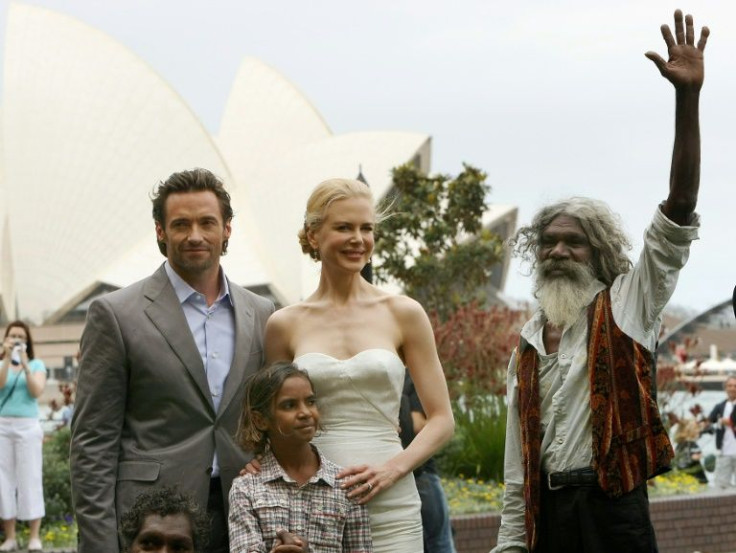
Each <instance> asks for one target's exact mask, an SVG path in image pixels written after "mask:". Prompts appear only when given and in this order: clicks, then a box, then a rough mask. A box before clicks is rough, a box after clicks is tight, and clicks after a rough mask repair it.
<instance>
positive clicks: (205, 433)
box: [70, 265, 274, 553]
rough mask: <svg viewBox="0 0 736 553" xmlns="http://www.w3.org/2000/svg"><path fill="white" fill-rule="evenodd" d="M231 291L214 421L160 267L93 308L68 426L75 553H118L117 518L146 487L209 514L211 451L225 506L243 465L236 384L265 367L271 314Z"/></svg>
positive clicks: (200, 370) (195, 355)
mask: <svg viewBox="0 0 736 553" xmlns="http://www.w3.org/2000/svg"><path fill="white" fill-rule="evenodd" d="M229 286H230V293H231V297H232V301H233V305H234V308H235V327H236V330H235V351H234V357H233V362H232V366H231V367H230V372H229V374H228V377H227V380H226V382H225V389H224V391H223V397H222V402H221V404H220V407H219V411H218V412H215V410H214V407H213V403H212V398H211V396H210V392H209V387H208V385H207V377H206V375H205V372H204V365H203V364H202V359H201V357H200V354H199V351H198V350H197V347H196V345H195V342H194V339H193V337H192V334H191V332H190V330H189V326H188V324H187V320H186V317H185V316H184V312H183V310H182V308H181V305H180V303H179V300H178V299H177V297H176V294H175V292H174V288H173V286H172V285H171V283H170V281H169V278H168V276H167V275H166V271H165V269H164V267H163V265H162V266H161V267H160V268H159V269H158V271H156V272H155V273H154V274H153V275H152V276H151V277H149V278H147V279H145V280H142V281H140V282H137V283H135V284H132V285H131V286H129V287H127V288H124V289H122V290H118V291H115V292H113V293H111V294H107V295H105V296H103V297H102V298H100V299H98V300H96V301H95V302H93V303H92V305H91V306H90V308H89V311H88V313H87V322H86V325H85V329H84V333H83V335H82V341H81V358H80V363H79V379H78V384H77V399H76V404H75V409H74V416H73V419H72V425H71V426H72V445H71V458H70V461H71V480H72V496H73V500H74V508H75V511H76V516H77V524H78V528H79V537H80V542H79V549H78V553H114V552H116V551H118V550H119V549H118V547H119V545H118V537H117V528H118V523H119V520H120V516H121V515H122V514H123V513H124V512H125V511H127V510H128V509H129V508H130V507H131V505H132V503H133V502H134V500H135V498H136V497H137V496H138V494H140V493H141V492H143V491H145V490H146V489H148V488H150V487H152V486H160V485H171V486H176V487H178V488H179V489H181V490H182V491H185V492H188V493H189V494H191V495H192V496H193V497H194V499H195V500H196V501H197V502H199V504H200V505H202V507H203V508H206V506H207V498H208V494H209V482H210V474H211V472H212V459H213V456H214V453H215V451H217V456H218V463H219V466H220V477H221V479H222V483H223V493H224V497H226V498H227V496H228V493H229V491H230V486H231V484H232V480H233V478H234V477H235V476H237V474H238V471H239V470H240V469H241V468H242V467H243V466H244V465H245V463H246V462H247V461H248V459H249V456H248V455H246V454H245V453H244V452H243V451H242V450H241V449H240V447H239V446H238V445H237V444H236V443H235V441H234V438H233V436H234V434H235V431H236V428H237V423H238V418H239V416H240V412H241V409H242V402H243V381H244V379H245V377H246V376H247V375H249V374H251V373H253V372H254V371H256V370H257V369H258V368H259V367H260V366H261V363H262V362H263V330H264V327H265V324H266V320H267V319H268V317H269V315H270V314H271V313H272V312H273V310H274V306H273V304H272V303H271V302H270V301H268V300H266V299H264V298H261V297H259V296H257V295H255V294H253V293H251V292H249V291H247V290H245V289H243V288H241V287H240V286H237V285H233V284H232V283H229Z"/></svg>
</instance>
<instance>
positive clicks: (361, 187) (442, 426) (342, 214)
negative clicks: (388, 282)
mask: <svg viewBox="0 0 736 553" xmlns="http://www.w3.org/2000/svg"><path fill="white" fill-rule="evenodd" d="M373 206H374V201H373V197H372V195H371V192H370V189H369V188H368V186H366V185H365V184H364V183H362V182H359V181H355V180H348V179H331V180H327V181H325V182H323V183H321V184H319V185H318V186H317V187H316V188H315V190H314V191H313V192H312V194H311V196H310V197H309V200H308V202H307V210H306V216H305V220H304V225H303V228H302V229H301V230H300V232H299V241H300V243H301V246H302V250H303V251H304V253H306V254H308V255H310V256H311V257H312V258H313V259H314V260H315V261H320V262H321V263H322V267H321V274H320V281H319V286H318V288H317V290H315V292H314V293H313V294H312V295H311V296H309V297H308V298H307V299H306V300H304V301H302V302H300V303H298V304H295V305H292V306H289V307H286V308H284V309H282V310H280V311H278V312H276V313H274V314H273V315H272V316H271V318H270V319H269V321H268V324H267V326H266V338H265V342H266V346H265V347H266V357H267V360H268V361H269V362H274V361H284V360H285V361H294V363H295V364H297V365H298V366H299V367H301V368H303V369H305V370H306V371H307V372H308V373H309V376H310V378H311V379H312V381H313V383H314V387H315V391H316V393H317V396H318V397H320V398H321V401H322V404H323V405H324V406H325V408H324V414H323V424H324V427H325V432H324V433H323V434H322V435H321V436H319V437H317V438H315V440H314V441H315V443H316V444H317V445H318V447H319V448H320V450H321V451H322V452H323V453H324V454H325V456H326V457H327V458H329V459H331V460H332V461H334V462H335V463H337V464H339V465H342V466H345V467H347V468H346V469H344V470H343V471H342V475H344V476H346V478H345V480H344V482H343V484H342V485H343V486H344V487H346V488H351V491H350V492H349V494H348V495H349V497H354V498H356V499H357V500H358V502H359V503H366V504H367V505H368V509H369V512H370V517H371V532H372V535H373V543H374V549H375V551H376V552H377V553H388V552H391V553H422V551H423V548H422V525H421V518H420V500H419V496H418V494H417V491H416V486H415V484H414V480H413V476H412V469H414V468H415V467H417V466H418V465H420V464H422V463H423V462H424V461H426V460H427V459H428V458H429V457H430V456H432V455H433V454H434V453H435V452H436V451H437V450H438V449H440V448H441V447H442V445H443V444H445V443H446V442H447V440H449V439H450V437H451V436H452V432H453V428H454V421H453V418H452V410H451V408H450V401H449V397H448V393H447V384H446V382H445V377H444V374H443V371H442V366H441V365H440V361H439V358H438V357H437V351H436V348H435V343H434V336H433V333H432V329H431V327H430V324H429V319H428V317H427V315H426V314H425V312H424V310H423V309H422V307H421V306H420V305H419V304H418V303H417V302H416V301H414V300H412V299H410V298H408V297H405V296H401V295H392V294H388V293H386V292H384V291H382V290H380V289H379V288H377V287H375V286H373V285H372V284H370V283H368V282H367V281H366V280H364V279H363V278H362V277H361V275H360V271H361V269H362V268H363V266H364V265H365V264H366V263H367V262H368V261H369V260H370V258H371V254H372V253H373V246H374V229H375V226H376V223H377V216H376V211H375V209H374V207H373ZM405 367H408V369H409V371H410V373H411V377H412V379H413V380H414V382H415V384H416V388H417V392H418V394H419V397H420V400H421V402H422V405H423V406H424V408H425V411H426V414H427V423H426V426H425V427H424V428H423V429H422V430H421V432H419V434H418V435H417V437H416V439H415V440H414V441H413V442H412V443H411V445H410V446H409V447H408V448H407V449H406V450H403V449H402V448H401V442H400V440H399V435H398V412H399V403H400V398H401V390H402V387H403V382H404V370H405Z"/></svg>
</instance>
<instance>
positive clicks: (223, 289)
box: [164, 259, 233, 305]
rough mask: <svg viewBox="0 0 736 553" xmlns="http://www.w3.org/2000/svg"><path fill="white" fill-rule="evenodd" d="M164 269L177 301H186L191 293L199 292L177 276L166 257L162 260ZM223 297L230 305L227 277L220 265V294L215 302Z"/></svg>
mask: <svg viewBox="0 0 736 553" xmlns="http://www.w3.org/2000/svg"><path fill="white" fill-rule="evenodd" d="M164 269H165V270H166V275H167V276H168V277H169V281H170V282H171V285H172V286H173V287H174V293H175V294H176V297H177V298H178V300H179V303H184V302H185V301H187V300H188V299H189V298H190V297H191V296H192V294H199V292H197V291H196V290H195V289H194V288H192V287H191V286H190V285H189V283H188V282H187V281H186V280H184V279H183V278H181V277H180V276H179V273H177V272H176V271H175V270H174V268H173V267H172V266H171V265H170V264H169V260H168V259H167V260H166V261H164ZM224 298H227V300H228V302H230V305H232V304H233V300H232V297H231V296H230V286H229V285H228V282H227V278H225V271H223V270H222V267H220V294H219V295H218V296H217V299H216V300H215V303H217V302H219V301H222V300H223V299H224Z"/></svg>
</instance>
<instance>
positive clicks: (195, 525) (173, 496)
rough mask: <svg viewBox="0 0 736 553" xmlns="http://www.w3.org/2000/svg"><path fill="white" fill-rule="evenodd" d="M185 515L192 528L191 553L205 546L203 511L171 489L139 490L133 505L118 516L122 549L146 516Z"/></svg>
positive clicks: (206, 529)
mask: <svg viewBox="0 0 736 553" xmlns="http://www.w3.org/2000/svg"><path fill="white" fill-rule="evenodd" d="M179 514H182V515H185V516H186V517H187V518H188V519H189V525H190V526H191V528H192V542H193V543H194V551H195V553H201V551H203V550H204V547H205V546H206V545H207V540H208V538H209V531H210V521H209V518H208V517H207V514H206V513H205V512H204V511H203V510H202V509H201V508H200V507H199V505H197V504H196V503H195V502H194V500H192V499H191V498H190V497H189V496H187V495H185V494H183V493H180V492H179V491H177V490H176V489H175V488H170V487H165V488H155V489H153V490H151V491H148V492H145V493H142V494H141V495H139V496H138V498H137V499H136V500H135V503H133V506H132V507H131V508H130V510H128V511H127V512H126V513H125V514H123V516H122V518H121V519H120V530H119V531H120V537H121V539H122V540H123V551H126V552H127V551H130V549H131V548H132V547H133V542H134V541H135V539H136V537H137V536H138V534H139V533H140V531H141V528H143V522H144V521H145V520H146V517H147V516H149V515H158V516H160V517H162V518H163V517H165V516H169V515H179Z"/></svg>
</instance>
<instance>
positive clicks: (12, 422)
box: [0, 321, 46, 552]
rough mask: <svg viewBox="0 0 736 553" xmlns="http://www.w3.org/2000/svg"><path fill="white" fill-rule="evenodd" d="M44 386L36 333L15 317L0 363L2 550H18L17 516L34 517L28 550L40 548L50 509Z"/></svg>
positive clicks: (4, 342) (24, 518)
mask: <svg viewBox="0 0 736 553" xmlns="http://www.w3.org/2000/svg"><path fill="white" fill-rule="evenodd" d="M45 386H46V367H45V366H44V364H43V361H41V360H40V359H35V358H34V356H33V340H32V339H31V331H30V329H29V328H28V325H26V324H25V323H24V322H23V321H13V322H12V323H10V324H9V325H8V327H7V329H6V330H5V339H4V340H3V351H2V362H0V518H2V519H3V527H4V530H5V541H4V542H3V543H2V545H0V552H5V551H15V550H17V549H18V542H17V540H16V537H15V520H16V519H18V518H19V519H21V520H27V521H29V527H30V540H29V542H28V551H29V552H36V551H41V539H40V536H39V530H40V528H41V518H42V517H43V516H44V514H45V509H44V504H43V481H42V461H41V444H42V442H43V430H42V429H41V425H40V423H39V421H38V397H39V396H40V395H41V393H42V392H43V389H44V387H45Z"/></svg>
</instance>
